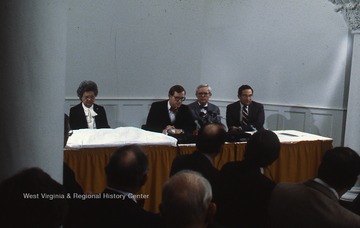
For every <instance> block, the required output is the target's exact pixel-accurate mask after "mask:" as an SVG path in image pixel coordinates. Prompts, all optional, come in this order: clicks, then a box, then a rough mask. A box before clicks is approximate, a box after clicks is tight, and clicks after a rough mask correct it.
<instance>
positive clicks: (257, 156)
mask: <svg viewBox="0 0 360 228" xmlns="http://www.w3.org/2000/svg"><path fill="white" fill-rule="evenodd" d="M279 153H280V140H279V138H278V137H277V135H276V134H275V133H274V132H272V131H269V130H260V131H257V132H255V133H254V134H253V135H252V136H251V137H250V138H249V141H248V142H247V144H246V146H245V154H244V160H246V161H247V162H250V163H252V164H254V165H257V166H259V167H267V166H269V165H271V164H272V163H273V162H274V161H275V160H276V159H278V157H279Z"/></svg>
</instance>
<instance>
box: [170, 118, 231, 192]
mask: <svg viewBox="0 0 360 228" xmlns="http://www.w3.org/2000/svg"><path fill="white" fill-rule="evenodd" d="M225 137H226V132H225V129H224V126H223V125H222V124H219V123H212V124H207V125H205V126H203V127H202V128H201V129H200V130H199V134H198V136H197V140H196V148H197V150H196V151H195V152H193V153H192V154H186V155H179V156H177V157H176V158H175V159H174V161H173V163H172V165H171V170H170V176H172V175H174V174H175V173H177V172H179V171H181V170H185V169H189V170H193V171H196V172H199V173H200V174H202V175H203V176H204V177H205V178H206V179H207V180H208V181H209V182H210V184H211V186H212V188H213V192H214V194H216V188H217V182H218V177H219V170H217V169H216V168H215V167H214V165H213V158H214V157H215V156H216V155H217V154H219V153H220V152H221V151H222V149H223V145H224V143H225Z"/></svg>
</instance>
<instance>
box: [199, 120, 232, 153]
mask: <svg viewBox="0 0 360 228" xmlns="http://www.w3.org/2000/svg"><path fill="white" fill-rule="evenodd" d="M225 139H226V130H225V127H224V125H222V124H220V123H210V124H206V125H204V126H203V127H202V128H200V130H199V132H198V136H197V139H196V148H197V149H198V150H199V151H200V152H202V153H205V154H210V155H214V156H215V155H216V154H218V153H220V152H221V150H222V148H223V146H224V144H225Z"/></svg>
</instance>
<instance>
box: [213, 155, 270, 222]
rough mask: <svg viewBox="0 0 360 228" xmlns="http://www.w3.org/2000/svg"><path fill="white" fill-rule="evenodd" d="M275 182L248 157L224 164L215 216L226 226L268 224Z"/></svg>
mask: <svg viewBox="0 0 360 228" xmlns="http://www.w3.org/2000/svg"><path fill="white" fill-rule="evenodd" d="M274 187H275V183H274V182H273V181H271V180H270V179H268V178H267V177H266V176H264V175H263V174H261V172H260V168H259V167H258V166H254V165H252V164H250V163H248V162H247V161H235V162H229V163H227V164H225V165H224V166H223V167H222V169H221V171H220V181H219V189H218V191H219V193H221V194H218V195H217V197H216V198H215V199H214V201H215V203H216V206H217V212H216V220H217V221H218V222H219V223H220V224H223V225H224V226H226V227H265V226H266V218H267V209H268V204H269V200H270V195H271V192H272V191H273V189H274Z"/></svg>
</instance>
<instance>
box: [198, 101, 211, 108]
mask: <svg viewBox="0 0 360 228" xmlns="http://www.w3.org/2000/svg"><path fill="white" fill-rule="evenodd" d="M198 104H199V106H200V107H202V108H204V107H207V106H208V105H209V103H206V105H204V106H202V105H201V104H200V102H198Z"/></svg>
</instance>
